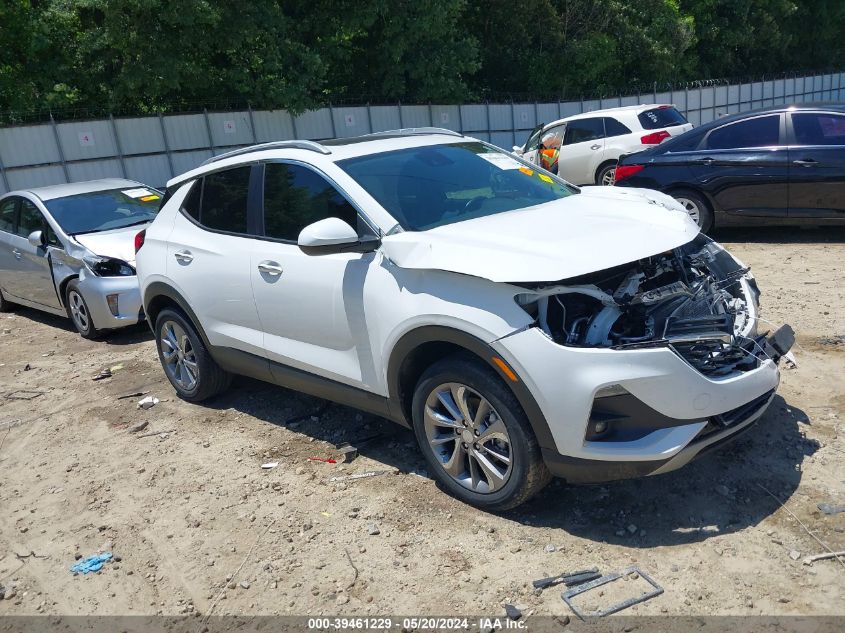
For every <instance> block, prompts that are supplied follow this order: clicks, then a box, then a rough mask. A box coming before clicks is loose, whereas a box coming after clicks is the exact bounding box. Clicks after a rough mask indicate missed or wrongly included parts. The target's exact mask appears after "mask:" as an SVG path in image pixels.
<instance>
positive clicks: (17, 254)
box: [12, 248, 23, 259]
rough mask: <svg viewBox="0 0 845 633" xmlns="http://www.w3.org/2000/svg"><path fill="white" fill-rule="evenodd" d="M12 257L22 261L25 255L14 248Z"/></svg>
mask: <svg viewBox="0 0 845 633" xmlns="http://www.w3.org/2000/svg"><path fill="white" fill-rule="evenodd" d="M12 255H14V256H15V259H20V258H21V257H22V256H23V253H21V252H20V251H19V250H18V249H16V248H13V249H12Z"/></svg>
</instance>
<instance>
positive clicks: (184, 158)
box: [173, 149, 212, 174]
mask: <svg viewBox="0 0 845 633" xmlns="http://www.w3.org/2000/svg"><path fill="white" fill-rule="evenodd" d="M211 156H212V154H211V150H207V149H204V150H199V151H196V152H179V153H178V154H173V171H174V172H175V173H176V174H182V173H184V172H186V171H191V170H192V169H195V168H197V167H199V166H200V165H201V164H202V162H203V161H204V160H208V159H209V158H211Z"/></svg>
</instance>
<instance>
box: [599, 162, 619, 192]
mask: <svg viewBox="0 0 845 633" xmlns="http://www.w3.org/2000/svg"><path fill="white" fill-rule="evenodd" d="M616 165H617V163H615V162H613V163H608V164H607V165H603V166H602V168H601V169H599V171H598V173H597V174H596V184H597V185H602V186H604V187H610V186H611V185H613V183H615V182H616Z"/></svg>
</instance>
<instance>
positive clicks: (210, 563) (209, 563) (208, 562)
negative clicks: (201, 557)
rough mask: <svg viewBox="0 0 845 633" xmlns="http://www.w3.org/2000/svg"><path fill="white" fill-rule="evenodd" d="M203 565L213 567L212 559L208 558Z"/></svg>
mask: <svg viewBox="0 0 845 633" xmlns="http://www.w3.org/2000/svg"><path fill="white" fill-rule="evenodd" d="M205 564H206V565H208V566H209V567H214V559H213V558H209V559H208V560H206V561H205Z"/></svg>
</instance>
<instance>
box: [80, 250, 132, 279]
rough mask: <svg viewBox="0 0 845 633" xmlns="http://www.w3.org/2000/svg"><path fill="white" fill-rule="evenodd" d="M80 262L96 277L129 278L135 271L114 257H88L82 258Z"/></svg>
mask: <svg viewBox="0 0 845 633" xmlns="http://www.w3.org/2000/svg"><path fill="white" fill-rule="evenodd" d="M82 260H83V261H84V262H85V265H86V266H88V269H89V270H90V271H91V272H92V273H94V274H95V275H96V276H97V277H131V276H132V275H134V274H135V269H134V268H132V266H130V265H129V264H127V263H126V262H125V261H123V260H122V259H117V258H115V257H100V256H99V255H90V256H87V257H83V258H82Z"/></svg>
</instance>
